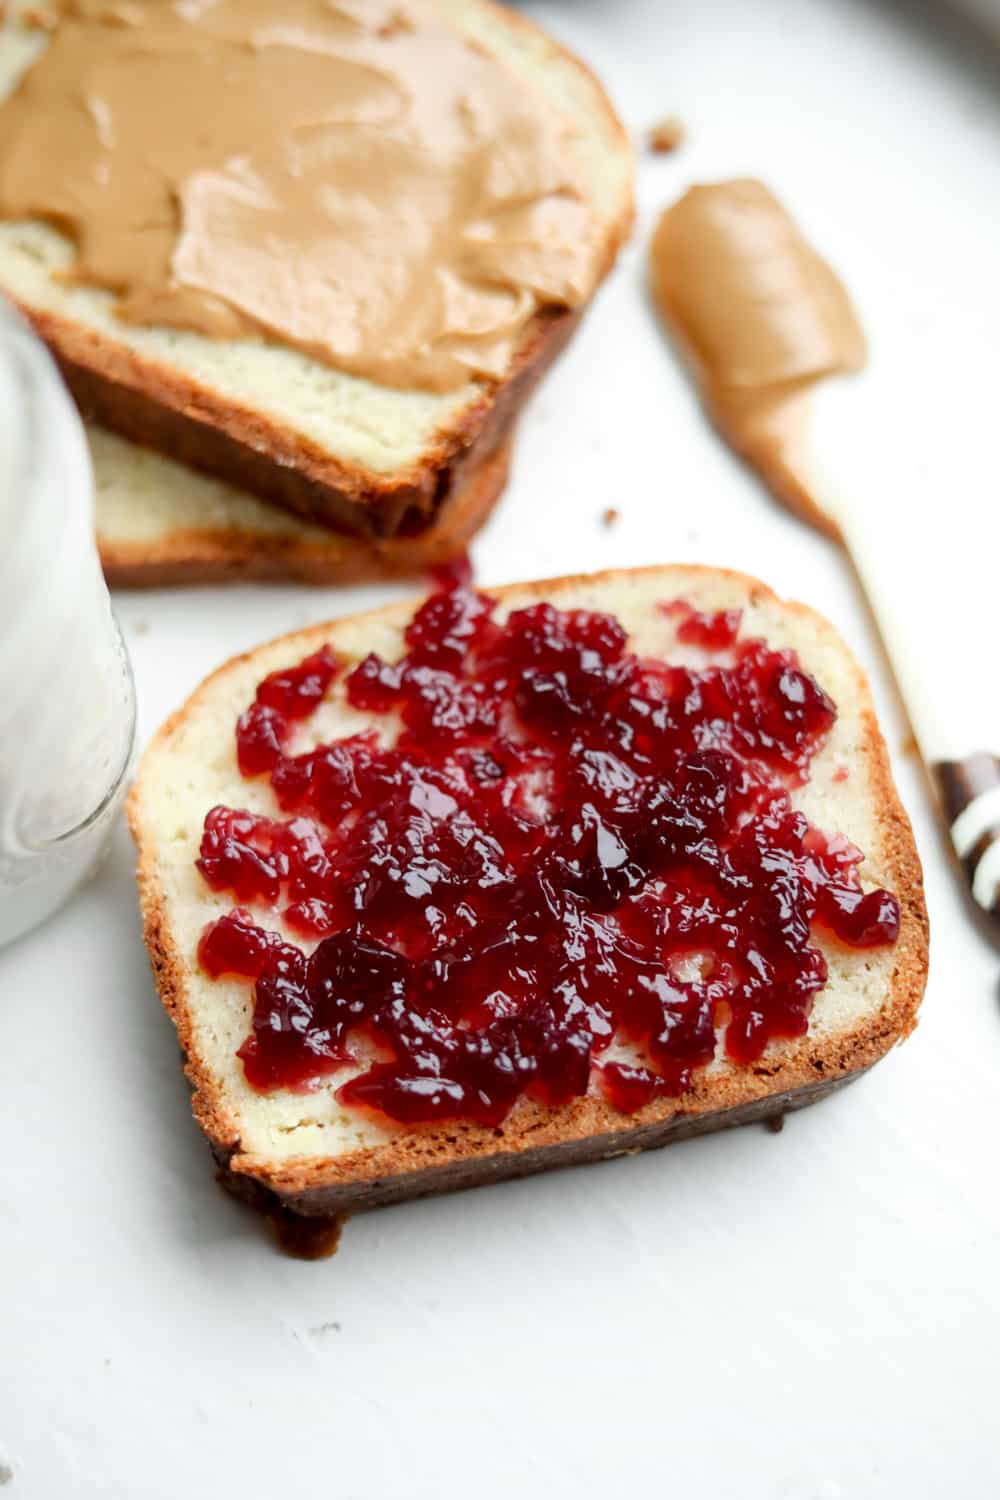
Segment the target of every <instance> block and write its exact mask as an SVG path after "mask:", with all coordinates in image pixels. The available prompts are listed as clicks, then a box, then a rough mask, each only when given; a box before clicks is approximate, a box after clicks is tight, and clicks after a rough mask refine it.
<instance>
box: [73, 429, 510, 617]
mask: <svg viewBox="0 0 1000 1500" xmlns="http://www.w3.org/2000/svg"><path fill="white" fill-rule="evenodd" d="M87 436H88V439H89V441H90V452H91V458H92V459H93V465H94V480H95V484H96V521H97V547H98V551H99V552H100V556H101V566H102V567H103V569H104V576H105V578H106V579H107V581H108V583H109V584H110V585H111V586H112V587H113V588H163V587H168V586H172V585H180V584H198V583H247V582H250V581H269V582H282V581H292V582H297V583H311V584H352V583H361V582H367V581H373V580H378V579H386V578H399V577H405V576H410V575H413V574H417V573H420V572H422V571H423V570H425V569H427V568H429V567H433V566H435V565H436V564H439V563H444V562H447V561H448V560H449V559H450V558H453V557H455V556H456V555H458V554H460V553H461V552H463V551H464V550H465V548H466V547H467V546H468V544H469V542H470V540H471V539H472V537H473V536H474V534H475V533H476V532H477V531H478V530H479V528H480V526H481V525H482V524H483V522H484V521H485V520H486V519H487V517H488V516H489V514H490V512H491V510H492V509H493V506H494V505H495V504H496V501H497V499H498V498H499V496H500V495H501V493H502V492H503V488H504V485H505V484H506V481H507V471H508V467H509V463H510V447H509V445H507V446H506V447H503V448H500V449H498V450H497V452H496V453H494V454H493V455H492V456H491V457H490V458H489V459H488V460H486V462H484V463H482V464H480V465H478V466H477V468H476V470H475V472H474V473H473V474H472V475H470V476H469V478H468V479H467V480H466V481H465V482H464V483H463V484H462V485H460V486H459V487H458V488H457V489H455V490H453V491H452V492H451V493H450V494H449V496H448V498H447V499H446V500H445V502H444V503H443V505H442V506H441V508H440V510H439V511H438V514H437V517H436V519H435V521H434V525H433V526H431V527H429V528H428V529H427V530H424V531H421V532H419V533H418V534H417V535H416V536H395V537H391V538H389V539H388V540H386V541H379V540H377V539H373V540H371V541H368V540H366V539H364V538H362V537H353V536H345V535H343V534H342V533H340V532H336V531H329V530H327V528H326V527H325V526H313V525H311V524H310V523H309V522H308V521H300V520H299V519H298V517H297V516H293V515H290V514H289V513H288V512H287V511H284V510H279V509H277V508H276V507H275V506H273V505H268V504H267V503H266V501H263V500H258V499H257V498H256V497H255V496H253V495H245V494H243V493H241V491H239V490H235V489H233V488H232V486H231V485H227V484H223V483H222V482H221V480H218V479H209V478H208V476H207V475H204V474H198V473H196V472H195V471H194V470H193V469H188V468H185V467H184V466H183V465H182V464H176V463H174V462H173V461H172V460H171V459H169V458H164V457H162V455H160V454H159V453H153V452H151V450H150V449H148V448H140V447H138V446H137V445H136V444H135V443H130V442H128V441H127V440H126V439H125V438H120V437H117V436H116V435H115V434H114V433H111V432H106V431H105V430H104V428H101V427H95V426H91V427H90V428H89V430H88V433H87Z"/></svg>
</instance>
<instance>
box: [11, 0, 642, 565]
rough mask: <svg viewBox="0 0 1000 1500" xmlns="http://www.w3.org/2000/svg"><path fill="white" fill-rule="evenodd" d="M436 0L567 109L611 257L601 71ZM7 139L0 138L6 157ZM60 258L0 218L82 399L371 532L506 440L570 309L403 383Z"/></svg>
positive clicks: (31, 37) (626, 181) (48, 239)
mask: <svg viewBox="0 0 1000 1500" xmlns="http://www.w3.org/2000/svg"><path fill="white" fill-rule="evenodd" d="M433 4H434V5H435V6H436V8H437V10H438V11H440V12H441V14H442V15H443V16H444V17H445V19H446V20H447V22H448V23H449V24H451V25H452V26H453V27H455V28H457V29H458V30H459V31H460V32H461V33H462V34H463V35H464V36H466V37H468V38H469V39H470V42H471V43H472V45H473V46H474V47H476V48H482V49H485V50H486V51H487V52H489V53H490V54H492V55H493V56H495V57H496V58H497V59H499V60H500V62H501V63H502V64H504V65H505V66H506V67H507V68H508V69H510V70H513V71H514V72H515V73H516V74H518V75H519V76H520V78H521V79H522V80H523V81H524V83H525V86H526V87H527V89H528V90H529V91H535V92H536V93H537V94H538V95H539V97H541V98H543V99H544V100H545V101H546V102H547V107H549V108H551V107H554V108H555V109H556V110H557V111H559V112H560V113H561V114H562V115H563V116H564V117H566V118H567V119H568V120H569V122H570V125H571V132H570V137H569V141H568V146H567V149H568V150H570V151H571V153H572V155H573V159H574V167H575V169H579V171H580V172H581V174H582V176H583V178H584V180H585V182H586V184H587V189H588V192H589V197H590V202H591V204H592V207H593V211H594V213H595V215H596V220H597V222H598V223H599V225H600V227H601V230H600V232H601V236H602V250H601V254H600V256H599V268H598V269H599V272H600V274H604V273H606V272H607V271H608V270H609V269H610V268H611V266H612V264H613V263H614V260H615V257H616V254H617V251H618V248H619V246H620V245H621V243H622V241H623V240H624V238H625V237H626V235H627V233H628V231H629V228H630V226H631V221H632V182H633V157H632V151H631V147H630V145H629V142H628V138H627V136H626V134H625V131H624V129H623V127H622V125H621V123H620V121H619V120H618V118H617V116H616V115H615V112H614V110H613V109H612V107H611V105H610V103H609V101H608V99H607V96H606V94H605V93H604V90H603V89H602V87H601V85H600V83H599V82H598V80H597V79H596V78H595V77H594V76H593V74H592V73H591V72H590V71H589V70H588V69H587V68H586V67H585V66H584V64H583V63H581V62H580V61H579V60H578V59H577V58H575V57H574V56H572V55H571V54H570V53H568V52H567V51H566V50H565V48H563V47H562V46H560V45H559V44H558V43H557V42H555V41H554V40H552V39H550V38H549V37H548V36H546V35H545V34H544V33H543V32H542V31H541V30H540V29H539V28H538V27H537V26H535V25H534V24H533V23H532V22H531V21H529V20H528V19H526V18H525V17H523V16H521V15H519V14H518V13H517V12H515V11H513V10H510V9H508V8H507V7H506V6H502V5H498V4H494V3H492V0H433ZM35 9H36V7H29V6H28V5H27V4H26V3H25V0H14V3H12V4H10V5H8V6H6V7H5V12H6V20H5V21H3V22H0V100H2V99H3V98H4V97H6V96H9V95H10V94H12V92H13V91H14V90H15V89H17V88H18V86H19V84H20V83H21V81H22V80H23V79H24V78H25V76H26V75H27V74H28V72H29V70H30V68H31V67H32V65H33V64H34V63H35V62H36V61H37V59H38V58H39V57H40V56H41V54H42V53H43V51H44V49H45V47H46V46H47V45H48V33H47V32H46V31H45V30H43V29H40V28H38V26H37V25H30V26H29V25H27V24H26V23H25V16H26V15H27V13H28V12H31V11H34V10H35ZM179 107H180V106H179ZM2 151H3V144H2V142H0V164H2ZM72 259H73V247H72V245H71V243H70V241H69V240H68V239H67V238H66V237H65V236H64V235H62V234H60V233H59V232H58V230H57V229H56V228H54V227H53V226H52V225H51V224H47V223H42V222H39V221H30V222H26V221H14V222H0V292H3V293H6V295H7V296H8V297H10V298H11V299H12V300H13V301H14V302H15V303H16V304H17V306H18V307H20V309H21V310H22V311H23V312H24V314H25V315H26V316H27V317H28V318H29V319H30V321H31V322H32V324H33V325H34V327H35V329H36V330H37V331H38V332H39V333H40V334H41V336H42V337H43V338H44V339H45V340H46V341H47V343H48V344H49V346H50V347H51V349H52V350H53V353H54V354H55V356H56V358H57V359H58V361H59V363H60V366H61V368H62V370H63V373H64V375H65V377H66V379H67V382H68V384H69V386H70V389H71V390H72V392H73V394H74V396H75V397H76V399H77V402H78V404H79V406H80V408H81V410H82V411H83V413H84V415H85V416H88V417H90V418H91V419H93V420H96V421H97V422H99V423H101V424H102V425H103V426H106V427H108V428H111V429H113V430H115V431H117V432H119V433H120V434H122V435H123V436H125V437H128V438H131V439H133V440H134V441H136V442H139V443H142V444H144V445H146V446H148V447H151V448H154V449H158V450H159V451H161V452H163V453H166V454H168V455H169V456H170V457H172V458H174V459H177V460H180V461H181V462H183V463H186V464H189V465H191V466H192V467H195V468H199V469H202V470H204V471H205V472H206V473H209V474H212V475H213V476H215V477H216V478H219V479H221V480H223V481H225V482H226V483H229V484H231V485H234V486H236V487H238V488H239V489H241V490H243V491H246V492H248V493H250V494H254V495H258V496H261V497H263V498H264V499H266V500H269V501H271V502H272V503H273V504H276V505H279V506H282V507H284V508H286V509H287V510H290V511H292V512H293V513H296V514H298V515H300V516H303V517H305V518H306V519H309V520H312V521H314V522H316V523H318V524H321V525H325V526H328V527H332V528H334V529H337V530H342V531H347V532H353V533H358V534H361V535H364V536H369V537H382V538H385V537H390V536H393V535H394V534H395V533H396V532H397V531H399V530H401V529H402V530H403V531H404V532H407V533H409V534H412V533H413V532H415V531H416V530H418V529H420V528H421V527H424V526H430V525H432V524H433V523H434V520H435V518H436V516H437V514H438V512H439V510H440V509H441V508H442V506H443V505H444V504H445V503H446V501H447V500H448V497H449V496H450V495H451V494H452V493H453V492H458V491H461V492H467V491H468V488H469V485H470V483H473V482H475V480H476V476H477V473H478V471H479V469H480V468H481V467H482V466H484V465H488V464H490V463H492V462H493V461H494V460H495V458H496V455H497V454H498V453H501V452H502V451H503V449H504V448H505V447H506V445H507V443H508V442H509V439H510V435H511V431H512V427H513V423H514V421H515V418H516V416H517V413H518V412H519V410H520V408H521V406H522V404H523V402H524V400H525V398H526V396H527V395H528V394H529V392H530V390H531V389H532V387H533V386H534V384H535V383H536V381H537V380H538V379H539V377H540V376H541V374H542V373H543V372H544V370H545V369H546V367H547V366H548V365H549V364H550V363H551V361H552V360H553V359H554V358H555V356H556V355H557V354H558V353H559V351H560V350H561V349H562V348H563V346H564V345H565V343H566V341H567V339H568V338H569V336H570V334H571V332H572V331H573V329H574V328H575V327H576V325H577V323H578V321H579V317H580V312H581V309H580V308H579V307H577V308H573V309H567V308H564V307H556V306H547V307H542V308H541V310H540V311H539V312H538V313H537V315H536V316H535V317H534V318H533V319H532V320H531V321H530V322H529V323H528V325H527V327H526V329H525V331H524V334H523V337H522V338H521V339H520V342H519V345H518V347H517V348H516V349H515V351H514V353H513V355H512V357H511V360H510V364H509V368H508V369H507V370H506V372H505V373H504V374H503V376H502V378H490V379H470V380H469V381H467V382H466V383H465V384H463V385H461V386H460V387H459V388H457V389H453V390H448V391H446V392H444V393H435V392H433V391H429V390H400V389H397V388H390V387H387V386H382V385H379V384H376V383H375V382H373V381H372V380H368V379H364V378H361V377H359V376H356V375H352V374H348V373H344V372H342V371H340V370H338V369H335V368H333V367H331V366H330V365H328V364H325V363H320V362H318V361H317V360H315V359H312V358H310V357H308V356H307V355H306V354H304V353H302V352H300V351H299V350H296V349H293V348H291V347H284V346H282V345H281V344H278V343H270V342H265V341H263V340H260V339H247V338H243V339H235V340H218V339H212V338H209V337H206V336H205V335H203V334H201V333H198V332H194V331H188V330H186V329H183V328H159V327H145V326H141V325H139V324H133V323H126V322H123V321H121V320H120V319H119V318H118V317H117V316H116V315H115V312H114V310H113V301H114V299H113V297H112V295H111V294H110V293H109V292H105V291H99V290H95V289H93V288H91V287H87V286H83V285H75V284H73V282H72V281H71V280H69V279H67V278H66V277H65V274H64V273H65V272H66V271H67V269H68V268H69V267H70V265H71V263H72ZM494 472H495V469H494Z"/></svg>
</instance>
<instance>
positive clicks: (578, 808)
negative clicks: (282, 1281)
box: [130, 567, 927, 1224]
mask: <svg viewBox="0 0 1000 1500" xmlns="http://www.w3.org/2000/svg"><path fill="white" fill-rule="evenodd" d="M130 819H131V825H132V829H133V832H134V835H135V837H136V840H137V842H138V845H139V886H140V892H141V900H142V909H143V916H144V920H145V935H146V942H147V944H148V947H149V951H150V954H151V956H152V962H153V968H154V971H155V974H156V980H157V984H158V986H159V990H160V994H161V997H162V999H163V1002H164V1004H165V1005H166V1007H167V1009H168V1011H169V1012H170V1014H171V1016H172V1017H173V1020H174V1022H175V1024H176V1026H177V1030H178V1034H179V1036H180V1041H181V1045H182V1047H183V1050H184V1053H185V1055H186V1058H187V1070H188V1076H189V1078H190V1080H191V1083H192V1085H193V1087H194V1112H195V1115H196V1117H197V1119H198V1121H199V1123H200V1124H201V1126H202V1128H203V1129H204V1131H205V1133H206V1134H207V1135H208V1137H209V1139H210V1141H211V1143H212V1146H213V1148H214V1151H215V1153H216V1156H217V1158H218V1160H219V1161H220V1163H221V1164H222V1167H223V1169H224V1178H225V1180H226V1181H227V1182H228V1185H229V1186H230V1187H232V1188H234V1189H235V1190H236V1191H238V1192H240V1193H242V1194H243V1195H244V1196H250V1197H253V1198H255V1199H256V1201H258V1202H259V1203H260V1204H261V1206H264V1207H268V1208H270V1209H271V1210H272V1211H274V1212H275V1213H276V1214H277V1215H279V1216H282V1215H283V1216H284V1218H285V1221H286V1223H290V1222H294V1223H299V1224H301V1223H302V1222H303V1220H304V1219H305V1218H306V1217H307V1216H312V1217H313V1218H317V1219H319V1220H323V1219H324V1218H325V1219H329V1218H331V1217H333V1216H337V1215H341V1214H344V1213H349V1212H352V1211H354V1210H358V1209H362V1208H368V1207H373V1206H375V1205H377V1204H382V1203H391V1202H396V1201H398V1200H401V1199H405V1198H410V1197H414V1196H417V1195H419V1194H424V1193H434V1192H439V1191H443V1190H446V1189H449V1188H457V1187H466V1186H471V1185H473V1184H476V1183H481V1182H493V1181H497V1180H499V1179H501V1178H505V1177H517V1176H521V1175H523V1174H525V1173H529V1172H538V1171H542V1170H544V1169H545V1168H548V1167H557V1166H566V1165H569V1164H571V1163H575V1162H587V1161H596V1160H599V1159H601V1158H604V1157H611V1156H616V1155H621V1154H623V1153H626V1152H631V1151H635V1150H637V1149H642V1148H644V1147H647V1146H659V1145H663V1144H664V1143H665V1142H667V1141H670V1140H674V1139H678V1138H680V1137H683V1136H688V1135H693V1134H697V1133H700V1132H702V1131H707V1130H714V1129H717V1128H719V1127H721V1126H724V1125H734V1124H739V1123H742V1122H744V1121H749V1120H755V1119H757V1120H759V1119H766V1118H769V1117H774V1116H779V1115H781V1114H782V1113H784V1112H785V1111H787V1110H791V1109H797V1108H799V1107H800V1106H802V1105H805V1104H809V1103H812V1102H813V1101H814V1100H816V1099H818V1098H820V1097H821V1096H822V1095H824V1094H826V1093H829V1092H830V1091H831V1090H832V1089H834V1088H836V1087H838V1086H839V1085H840V1084H842V1083H844V1082H846V1081H847V1080H848V1079H850V1078H853V1077H855V1076H856V1075H857V1074H858V1073H860V1072H861V1071H863V1070H864V1069H865V1068H867V1067H869V1066H870V1065H871V1064H872V1063H873V1062H875V1061H876V1060H877V1059H878V1058H879V1057H881V1056H882V1055H883V1053H885V1052H886V1051H887V1050H888V1049H889V1048H890V1047H891V1046H892V1045H893V1044H894V1043H895V1042H897V1041H898V1040H899V1039H900V1038H902V1037H904V1036H906V1034H907V1033H908V1032H909V1031H910V1030H911V1028H912V1027H913V1025H914V1023H915V1021H916V1015H917V1008H918V1005H919V1003H920V998H921V995H922V992H923V988H924V982H925V977H926V968H927V920H926V913H925V908H924V902H923V895H922V884H921V872H920V864H919V861H918V858H917V853H916V849H915V848H914V844H913V838H912V834H911V832H910V827H909V823H908V822H907V818H906V815H905V813H904V811H903V809H902V807H901V806H900V803H899V799H898V796H897V794H896V790H895V787H894V785H893V782H892V777H891V774H890V770H889V764H888V759H887V755H886V749H885V745H884V742H883V740H882V736H881V734H880V733H879V729H878V725H877V723H876V719H875V713H874V710H873V707H872V701H871V696H870V693H869V689H868V686H867V683H866V682H865V679H864V677H863V675H862V673H861V672H860V670H859V669H858V667H857V665H856V664H855V662H854V660H853V659H852V657H851V655H850V654H849V652H848V650H847V648H846V647H845V646H844V644H843V642H842V641H841V640H840V638H839V637H838V636H837V634H836V632H835V631H834V630H833V628H832V627H831V626H830V625H829V624H828V623H827V622H826V621H825V620H823V619H821V618H820V617H819V616H818V615H815V614H813V613H812V611H811V610H808V609H806V608H804V607H803V606H801V605H799V604H788V603H785V602H783V601H782V600H779V599H777V598H776V597H775V595H774V594H773V593H771V592H770V590H768V589H767V588H766V587H765V586H764V585H763V584H761V583H758V582H756V581H755V580H753V579H751V578H746V577H743V576H741V575H739V574H735V573H728V572H722V571H717V570H714V569H708V568H694V567H662V568H649V569H641V570H636V571H634V572H611V573H603V574H598V575H596V576H594V577H589V578H588V577H580V578H562V579H556V580H552V581H548V582H543V583H528V584H517V585H513V586H510V587H506V588H500V589H493V590H490V591H488V593H480V592H477V591H476V590H475V589H474V588H472V587H471V586H464V585H463V584H462V583H461V582H460V581H457V580H456V581H454V582H452V583H451V584H450V586H445V587H444V588H442V589H441V590H440V591H439V592H437V593H435V594H432V595H431V596H430V597H429V598H428V599H427V600H426V601H422V602H421V603H419V604H418V605H417V606H413V605H398V606H393V607H391V608H388V609H382V610H379V611H377V612H375V613H372V614H367V615H359V616H356V617H354V618H351V619H344V620H336V621H333V622H332V623H330V624H328V625H317V626H313V627H312V628H310V629H308V630H303V631H299V632H297V633H295V634H293V635H287V636H284V637H282V638H281V639H280V640H276V641H273V642H271V643H270V644H268V645H265V646H261V647H260V648H259V649H258V650H256V651H253V652H251V653H249V654H248V655H246V656H241V657H238V658H236V659H235V660H233V661H231V662H229V663H228V664H227V665H226V666H224V667H222V668H221V669H220V670H219V671H218V672H216V673H215V674H214V675H213V676H212V677H210V678H209V679H208V680H207V681H206V682H205V683H203V685H202V686H201V687H200V688H199V689H198V690H197V692H195V694H194V695H193V696H192V697H191V698H190V699H189V701H188V702H187V703H186V704H185V706H184V707H183V708H182V709H181V710H180V711H179V712H178V713H176V714H174V716H173V717H172V718H171V719H170V720H169V721H168V722H167V723H166V724H165V725H164V727H163V728H162V729H161V730H160V732H159V734H158V735H157V736H156V738H155V740H154V741H153V743H152V745H151V746H150V748H149V750H148V751H147V753H146V756H145V759H144V761H143V764H142V769H141V772H140V775H139V778H138V781H137V783H136V786H135V788H134V790H133V793H132V796H131V802H130Z"/></svg>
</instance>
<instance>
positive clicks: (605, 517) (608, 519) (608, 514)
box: [601, 505, 622, 526]
mask: <svg viewBox="0 0 1000 1500" xmlns="http://www.w3.org/2000/svg"><path fill="white" fill-rule="evenodd" d="M621 514H622V513H621V511H620V510H619V509H618V507H617V505H609V506H608V508H607V510H606V511H603V512H602V513H601V520H602V521H603V522H604V525H605V526H614V525H615V523H616V522H617V521H620V520H621Z"/></svg>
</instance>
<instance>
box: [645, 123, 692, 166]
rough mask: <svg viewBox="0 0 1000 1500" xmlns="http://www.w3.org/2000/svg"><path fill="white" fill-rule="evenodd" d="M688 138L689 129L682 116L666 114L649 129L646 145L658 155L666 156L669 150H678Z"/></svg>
mask: <svg viewBox="0 0 1000 1500" xmlns="http://www.w3.org/2000/svg"><path fill="white" fill-rule="evenodd" d="M686 138H687V130H686V129H685V126H684V121H683V120H682V119H681V118H680V116H679V115H666V116H665V117H664V118H663V119H662V120H660V121H659V122H658V123H657V124H656V125H653V126H652V127H651V128H650V129H649V131H648V132H647V134H646V145H647V146H648V147H649V149H650V151H653V152H655V154H656V155H657V156H664V155H666V153H667V152H668V151H676V150H677V147H678V146H682V145H683V144H684V141H685V140H686Z"/></svg>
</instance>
